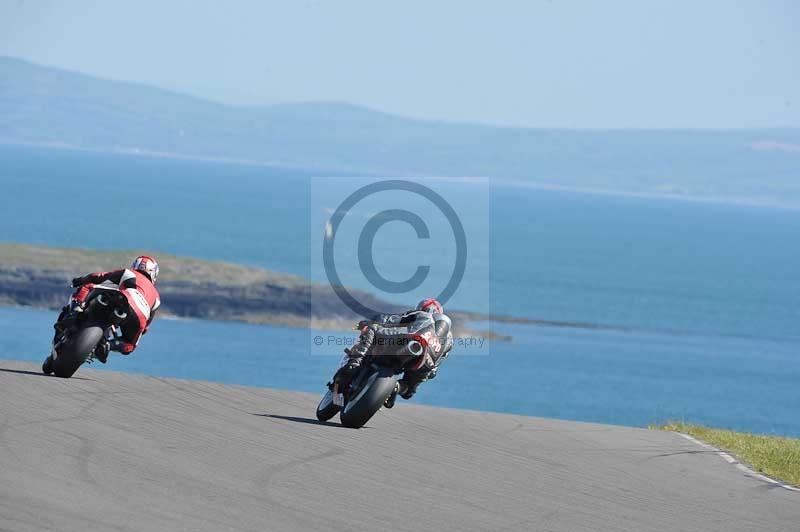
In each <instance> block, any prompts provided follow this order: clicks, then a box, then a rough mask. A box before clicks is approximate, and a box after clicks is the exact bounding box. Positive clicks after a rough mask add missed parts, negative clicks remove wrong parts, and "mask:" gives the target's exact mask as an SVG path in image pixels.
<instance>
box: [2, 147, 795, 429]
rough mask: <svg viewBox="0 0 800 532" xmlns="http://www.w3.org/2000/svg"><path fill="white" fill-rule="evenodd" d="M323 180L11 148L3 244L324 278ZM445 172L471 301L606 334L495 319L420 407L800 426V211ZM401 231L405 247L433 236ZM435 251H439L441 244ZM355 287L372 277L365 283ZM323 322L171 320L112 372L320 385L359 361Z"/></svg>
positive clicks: (11, 329) (42, 317)
mask: <svg viewBox="0 0 800 532" xmlns="http://www.w3.org/2000/svg"><path fill="white" fill-rule="evenodd" d="M320 177H324V176H319V175H318V174H316V173H313V172H305V171H301V170H291V171H288V170H276V169H272V168H265V167H258V166H247V165H234V164H223V163H213V162H203V161H185V160H174V159H165V158H148V157H136V156H130V155H118V154H97V153H87V152H78V151H66V150H52V149H39V148H27V147H26V148H23V147H14V146H0V184H1V185H2V190H3V194H2V196H0V198H2V199H0V207H2V208H0V240H2V241H13V242H28V243H38V244H48V245H55V246H65V247H90V248H100V249H119V248H129V249H147V250H158V251H164V252H169V253H172V254H176V255H189V256H196V257H202V258H208V259H220V260H227V261H231V262H237V263H242V264H250V265H258V266H263V267H267V268H270V269H273V270H278V271H283V272H288V273H295V274H299V275H304V276H312V277H313V278H315V279H317V280H322V278H320V273H319V272H318V271H316V269H315V268H314V253H316V250H317V247H316V245H317V243H316V241H315V235H317V234H322V228H317V227H316V215H317V214H318V213H316V212H315V209H316V208H317V207H319V206H320V205H318V203H317V201H318V200H315V197H316V196H317V195H318V192H319V187H320V185H319V181H318V179H319V178H320ZM328 177H329V178H330V179H331V180H333V179H338V180H343V181H340V182H341V183H345V182H348V181H352V180H355V179H356V178H346V177H342V176H338V177H337V176H328ZM430 183H431V186H432V187H433V188H435V189H436V190H437V191H438V192H440V193H441V194H443V195H445V196H446V197H447V198H448V200H452V201H453V203H454V204H456V205H459V206H460V207H459V208H460V211H459V214H460V216H461V218H462V219H463V220H464V225H465V229H467V232H468V233H469V234H470V235H471V239H470V242H469V243H470V247H469V249H470V250H471V253H470V261H471V262H470V263H469V267H468V271H467V272H466V274H465V277H464V281H463V283H462V287H461V288H460V289H459V291H458V292H457V293H456V295H455V296H454V297H453V299H452V301H451V302H450V305H451V307H454V308H461V309H465V310H476V311H480V312H491V313H492V314H495V315H516V316H525V317H530V318H537V319H545V320H554V321H568V322H582V323H587V324H593V325H597V326H598V328H563V327H543V326H528V325H509V324H497V323H495V324H490V325H489V326H491V328H492V329H494V331H495V332H498V333H501V334H507V335H510V336H511V337H512V338H513V340H512V341H511V342H498V341H494V342H491V345H490V347H487V348H486V349H483V350H475V349H474V348H473V349H470V348H465V349H462V350H461V353H459V350H458V349H457V350H456V351H455V352H454V354H453V356H451V357H450V358H449V359H448V361H447V363H446V364H447V365H446V367H445V368H443V369H442V371H441V372H440V375H439V376H438V377H437V378H436V380H434V381H432V382H430V383H428V384H426V385H425V386H424V387H423V388H422V389H421V391H420V393H419V394H418V396H417V398H415V400H418V401H419V402H422V403H427V404H434V405H442V406H453V407H461V408H473V409H480V410H490V411H499V412H513V413H519V414H527V415H535V416H548V417H558V418H568V419H576V420H584V421H598V422H605V423H618V424H625V425H638V426H642V425H646V424H648V423H652V422H658V421H664V420H667V419H681V420H686V421H691V422H699V423H706V424H710V425H715V426H721V427H729V428H733V429H739V430H752V431H757V432H764V433H776V434H786V435H794V436H800V414H798V407H800V393H799V392H798V386H797V383H798V378H800V363H798V362H800V358H798V348H800V328H799V327H798V323H800V308H798V305H797V301H798V300H799V299H798V298H799V297H800V284H799V283H798V282H797V278H798V273H797V272H798V271H800V246H798V245H797V241H798V237H799V236H800V212H797V211H791V210H780V209H767V208H758V207H748V206H741V205H725V204H714V203H699V202H688V201H677V200H667V199H646V198H633V197H624V196H609V195H597V194H586V193H577V192H566V191H548V190H539V189H535V188H528V187H524V186H518V185H510V184H504V183H503V182H502V180H501V179H500V178H497V179H493V180H491V181H490V183H489V184H488V185H487V184H486V183H475V182H472V181H470V180H463V181H439V180H436V179H435V178H431V179H430ZM336 203H337V202H336V201H332V203H331V205H332V206H334V207H335V204H336ZM331 205H324V206H325V207H330V206H331ZM470 205H473V206H474V207H473V209H470ZM384 207H385V206H384ZM470 213H472V214H470ZM385 229H386V230H387V231H389V233H388V234H389V235H391V236H392V237H395V236H396V237H397V239H398V241H404V240H403V238H406V240H408V239H409V238H411V237H415V235H413V234H412V235H404V234H402V231H403V230H402V229H401V228H399V227H389V226H388V225H387V226H386V228H385ZM395 233H396V234H395ZM337 238H338V237H337ZM389 240H391V241H392V242H394V238H392V239H389ZM380 245H381V244H376V246H380ZM415 252H416V251H415ZM419 254H420V255H423V256H431V255H435V254H436V249H428V248H425V247H424V245H422V247H421V249H420V251H419ZM356 255H357V254H355V253H350V254H347V253H345V254H344V255H343V256H342V257H341V260H342V264H343V265H344V267H343V270H344V271H355V270H357V268H356V266H357V264H358V263H357V261H358V257H357V256H356ZM440 255H441V260H442V262H447V261H448V260H450V258H451V257H450V256H451V253H450V252H449V251H444V252H440ZM381 257H382V255H381V254H380V249H379V250H378V259H377V260H376V265H377V267H378V269H379V270H381V271H382V272H383V273H385V275H386V277H395V278H404V277H408V275H407V273H408V270H407V265H404V264H403V263H402V261H393V260H385V259H382V258H381ZM348 261H350V262H348ZM76 273H77V272H76ZM444 277H446V272H445V273H441V272H439V273H434V274H433V275H432V279H433V281H438V280H441V279H443V278H444ZM347 283H348V284H352V285H354V286H357V287H360V288H365V289H370V285H369V283H368V282H367V281H366V280H363V279H359V278H358V276H350V277H348V278H347ZM395 300H396V301H398V302H399V301H400V299H399V296H398V298H395ZM411 303H413V301H411ZM53 318H54V315H53V313H50V312H44V311H39V310H30V309H19V308H5V309H0V326H1V327H2V331H3V333H2V335H0V358H5V359H22V360H37V361H38V360H40V359H41V358H43V356H44V354H45V353H46V351H47V347H48V340H49V335H50V331H51V329H50V326H51V323H52V320H53ZM477 325H478V327H479V328H480V327H485V326H487V325H486V324H477ZM316 334H327V333H322V332H316V331H308V330H303V329H287V328H281V327H269V326H253V325H245V324H237V323H216V322H210V321H184V320H161V321H160V323H158V324H156V326H155V327H154V329H153V334H149V335H148V336H147V337H146V338H145V339H144V340H143V342H142V345H141V347H140V348H139V349H138V350H137V352H136V353H135V354H134V355H133V356H131V357H127V358H123V357H116V358H114V359H113V360H112V361H111V363H110V364H109V365H108V366H109V367H110V369H114V370H123V371H135V372H141V373H147V374H157V375H168V376H177V377H185V378H192V379H206V380H214V381H220V382H227V383H240V384H248V385H258V386H274V387H281V388H288V389H297V390H305V391H312V392H314V391H320V390H322V387H323V385H324V383H325V382H326V380H327V378H328V377H329V375H330V374H331V372H332V371H333V369H334V368H335V366H336V364H337V362H338V359H339V357H338V354H337V353H336V352H335V351H337V350H333V349H332V350H331V351H332V352H331V353H330V356H324V355H321V354H319V353H318V352H312V351H313V350H312V349H310V345H311V342H310V338H311V337H312V336H313V335H316ZM176 346H177V347H176Z"/></svg>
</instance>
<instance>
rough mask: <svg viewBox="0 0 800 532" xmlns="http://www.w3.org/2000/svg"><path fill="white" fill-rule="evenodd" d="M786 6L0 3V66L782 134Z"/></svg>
mask: <svg viewBox="0 0 800 532" xmlns="http://www.w3.org/2000/svg"><path fill="white" fill-rule="evenodd" d="M798 28H800V2H796V1H793V0H786V1H727V0H726V1H687V2H682V1H670V2H650V1H620V2H614V1H594V2H588V1H586V2H578V1H560V0H553V1H550V2H548V1H530V2H503V1H495V2H488V1H487V2H480V3H478V2H468V1H464V0H461V1H437V2H414V1H403V2H377V1H370V2H366V1H365V2H350V1H342V0H337V1H327V2H324V1H311V0H309V1H292V2H290V1H286V2H264V1H262V2H257V1H253V2H249V1H248V2H245V1H239V2H223V1H217V2H203V1H192V2H182V1H172V2H161V1H151V0H137V1H136V2H126V3H124V4H123V3H122V2H101V1H97V2H91V1H70V2H67V1H64V2H60V1H52V2H51V1H39V2H36V1H32V0H28V1H22V0H0V54H3V55H10V56H15V57H20V58H23V59H28V60H31V61H35V62H39V63H44V64H47V65H54V66H59V67H63V68H68V69H73V70H78V71H81V72H85V73H89V74H94V75H98V76H102V77H108V78H114V79H120V80H131V81H141V82H145V83H149V84H154V85H158V86H161V87H166V88H170V89H174V90H178V91H181V92H188V93H192V94H195V95H198V96H203V97H206V98H211V99H214V100H220V101H224V102H229V103H236V104H253V103H274V102H285V101H300V100H345V101H349V102H353V103H360V104H364V105H368V106H371V107H375V108H378V109H382V110H386V111H390V112H395V113H401V114H404V115H411V116H417V117H425V118H443V119H447V120H459V121H479V122H491V123H499V124H514V125H526V126H566V127H576V128H598V127H600V128H619V127H720V128H726V127H748V126H779V125H791V126H800V31H798Z"/></svg>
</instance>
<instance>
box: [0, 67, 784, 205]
mask: <svg viewBox="0 0 800 532" xmlns="http://www.w3.org/2000/svg"><path fill="white" fill-rule="evenodd" d="M590 92H591V87H587V94H588V93H590ZM653 105H658V102H653ZM0 142H5V143H30V144H44V145H54V146H65V147H73V148H82V149H93V150H115V151H124V152H139V153H151V154H162V155H175V156H185V157H202V158H213V159H228V160H237V161H246V162H254V163H263V164H267V165H271V166H279V167H280V166H285V167H292V168H304V169H308V170H311V171H315V172H319V173H320V174H324V173H326V172H328V173H337V174H340V173H350V174H361V175H391V176H396V175H439V176H488V177H491V178H493V179H499V180H506V181H514V182H517V183H519V184H521V185H535V186H549V187H568V188H581V189H589V190H597V191H606V192H622V193H632V194H648V195H649V194H655V195H677V196H682V197H690V198H698V199H713V200H723V201H741V202H748V203H763V204H770V205H783V206H791V207H800V129H769V130H755V129H753V130H736V131H713V130H611V131H594V130H592V131H578V130H556V129H525V128H511V127H497V126H486V125H478V124H460V123H442V122H432V121H424V120H414V119H409V118H403V117H399V116H394V115H390V114H386V113H382V112H378V111H374V110H371V109H367V108H364V107H359V106H355V105H350V104H346V103H334V102H312V103H298V104H287V105H272V106H258V107H236V106H230V105H224V104H220V103H215V102H211V101H207V100H203V99H200V98H195V97H192V96H187V95H183V94H178V93H175V92H170V91H167V90H162V89H158V88H155V87H150V86H147V85H141V84H136V83H123V82H117V81H109V80H103V79H98V78H94V77H91V76H87V75H83V74H79V73H75V72H69V71H65V70H60V69H55V68H49V67H43V66H38V65H34V64H31V63H28V62H25V61H21V60H18V59H13V58H8V57H0Z"/></svg>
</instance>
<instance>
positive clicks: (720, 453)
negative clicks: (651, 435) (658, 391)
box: [673, 431, 800, 492]
mask: <svg viewBox="0 0 800 532" xmlns="http://www.w3.org/2000/svg"><path fill="white" fill-rule="evenodd" d="M673 432H675V434H677V435H678V436H683V437H684V438H686V439H687V440H689V441H690V442H693V443H695V444H697V445H699V446H700V447H703V448H705V449H708V450H709V451H714V453H716V454H717V455H718V456H720V457H722V459H724V460H725V461H726V462H728V463H729V464H733V465H734V466H735V467H736V469H738V470H740V471H743V472H744V473H747V475H748V476H751V477H754V478H756V479H758V480H761V481H764V482H769V483H770V484H775V485H776V486H780V487H781V488H783V489H785V490H789V491H797V492H800V488H795V487H794V486H790V485H788V484H784V483H783V482H780V481H778V480H775V479H774V478H769V477H768V476H766V475H762V474H761V473H759V472H757V471H754V470H752V469H751V468H749V467H747V466H746V465H744V464H743V463H741V462H740V461H739V460H737V459H736V458H734V457H733V456H732V455H731V454H730V453H727V452H725V451H723V450H722V449H717V448H716V447H714V446H713V445H709V444H707V443H706V442H703V441H700V440H698V439H697V438H695V437H694V436H690V435H688V434H684V433H683V432H676V431H673Z"/></svg>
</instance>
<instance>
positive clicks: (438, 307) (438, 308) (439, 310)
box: [417, 297, 444, 314]
mask: <svg viewBox="0 0 800 532" xmlns="http://www.w3.org/2000/svg"><path fill="white" fill-rule="evenodd" d="M417 310H424V311H425V312H430V313H431V314H444V308H443V307H442V304H441V303H439V302H438V301H437V300H436V299H434V298H432V297H429V298H428V299H423V300H422V301H420V302H419V303H417Z"/></svg>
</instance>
